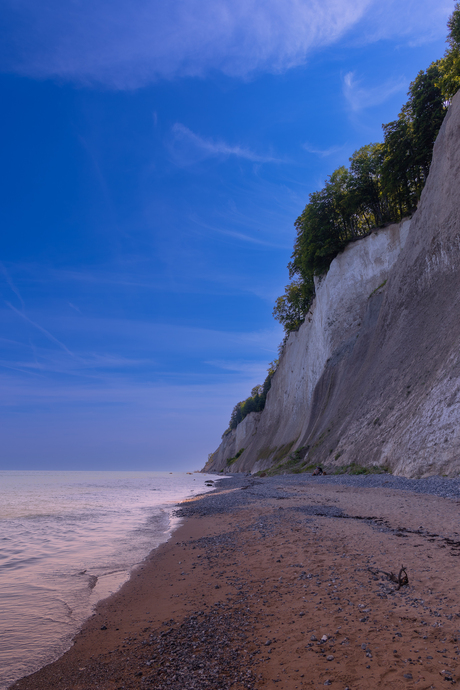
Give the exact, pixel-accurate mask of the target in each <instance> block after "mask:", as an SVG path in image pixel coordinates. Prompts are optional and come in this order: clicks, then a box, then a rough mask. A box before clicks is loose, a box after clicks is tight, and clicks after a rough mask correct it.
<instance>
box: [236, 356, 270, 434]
mask: <svg viewBox="0 0 460 690" xmlns="http://www.w3.org/2000/svg"><path fill="white" fill-rule="evenodd" d="M277 366H278V360H277V359H275V360H274V361H273V362H270V364H269V367H268V370H267V371H268V374H267V377H266V379H265V381H264V382H263V385H262V386H254V388H253V389H252V391H251V395H250V396H249V397H248V398H246V400H242V401H241V402H239V403H236V405H235V407H234V408H233V412H232V416H231V417H230V424H229V425H228V429H227V430H226V431H225V432H224V434H223V436H226V435H227V434H228V433H230V431H231V430H232V429H236V427H237V426H238V424H239V423H240V422H242V421H243V419H244V418H245V417H246V416H247V415H248V414H250V412H262V410H263V409H264V407H265V400H266V399H267V393H268V391H269V390H270V386H271V385H272V378H273V376H274V374H275V371H276V367H277Z"/></svg>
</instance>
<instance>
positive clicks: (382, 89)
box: [343, 72, 408, 113]
mask: <svg viewBox="0 0 460 690" xmlns="http://www.w3.org/2000/svg"><path fill="white" fill-rule="evenodd" d="M361 84H362V82H361V81H360V80H358V79H356V77H355V73H354V72H348V73H347V74H346V75H345V76H344V79H343V95H344V96H345V99H346V101H347V103H348V105H349V107H350V109H351V110H352V112H355V113H356V112H358V111H360V110H365V109H366V108H371V107H373V106H376V105H380V104H381V103H384V102H385V101H386V100H388V99H389V98H391V96H393V95H394V94H396V93H400V92H401V91H406V89H407V87H408V81H407V79H406V78H405V77H398V78H396V79H389V80H387V81H385V82H384V83H383V84H378V85H376V86H370V87H367V88H366V87H365V86H362V85H361Z"/></svg>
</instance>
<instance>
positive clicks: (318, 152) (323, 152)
mask: <svg viewBox="0 0 460 690" xmlns="http://www.w3.org/2000/svg"><path fill="white" fill-rule="evenodd" d="M302 148H303V150H304V151H306V152H307V153H312V154H313V155H315V156H319V157H320V158H327V157H328V156H334V155H336V154H337V153H342V152H343V151H344V150H345V148H346V144H341V145H340V146H330V147H329V148H327V149H320V148H318V147H316V146H312V145H311V144H309V143H308V142H305V144H302Z"/></svg>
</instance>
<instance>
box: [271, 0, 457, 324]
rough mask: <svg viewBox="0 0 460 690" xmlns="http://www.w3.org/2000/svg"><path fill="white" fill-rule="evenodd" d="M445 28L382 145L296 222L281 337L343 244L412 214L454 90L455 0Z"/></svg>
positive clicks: (300, 316) (279, 307)
mask: <svg viewBox="0 0 460 690" xmlns="http://www.w3.org/2000/svg"><path fill="white" fill-rule="evenodd" d="M448 29H449V35H448V37H447V43H448V46H449V47H448V49H447V51H446V54H445V56H444V58H442V59H441V60H438V61H436V62H433V63H432V64H431V65H430V66H429V67H428V69H426V70H425V71H421V72H419V74H418V75H417V77H416V78H415V80H414V81H413V82H412V83H411V85H410V87H409V92H408V96H409V98H408V101H407V103H406V104H405V105H404V106H403V108H402V109H401V112H400V113H399V115H398V119H397V120H395V121H393V122H389V123H388V124H386V125H383V135H384V136H383V142H382V143H375V144H368V145H367V146H363V147H362V148H360V149H359V150H358V151H355V153H354V154H353V155H352V157H351V158H350V165H349V167H348V168H347V167H345V166H342V167H340V168H338V169H337V170H334V172H333V173H332V174H331V175H330V176H329V177H328V179H327V180H326V182H325V185H324V187H323V189H321V190H320V191H318V192H313V193H312V194H310V200H309V203H308V204H307V206H306V207H305V209H304V211H303V212H302V214H301V215H300V216H299V217H298V218H297V220H296V221H295V227H296V229H297V237H296V240H295V244H294V251H293V254H292V260H291V261H290V263H289V264H288V269H289V278H290V279H291V281H292V282H291V283H290V284H289V285H287V287H286V290H285V293H284V295H282V296H281V297H278V299H277V300H276V303H275V307H274V310H273V315H274V317H275V318H276V319H277V320H278V321H279V322H280V323H281V324H282V325H283V327H284V329H285V331H286V333H289V332H290V331H294V330H297V329H298V328H299V327H300V325H301V324H302V323H303V321H304V320H305V316H306V314H307V312H308V309H309V308H310V305H311V302H312V301H313V298H314V295H315V289H314V281H313V278H314V276H315V275H321V274H322V273H325V272H326V271H327V270H328V268H329V266H330V264H331V262H332V260H333V259H334V258H335V257H336V256H337V254H338V253H339V252H341V251H342V250H343V249H344V247H345V245H346V244H347V243H348V242H350V241H352V240H355V239H358V238H359V237H363V236H365V235H367V234H368V233H369V232H370V231H371V230H372V229H373V228H376V227H381V226H383V225H385V224H387V223H391V222H398V221H400V220H401V219H402V218H404V217H405V216H408V215H411V214H412V213H413V212H414V210H415V209H416V207H417V203H418V200H419V198H420V194H421V192H422V189H423V187H424V185H425V182H426V179H427V177H428V172H429V169H430V164H431V157H432V153H433V145H434V142H435V139H436V136H437V134H438V132H439V129H440V127H441V124H442V121H443V119H444V116H445V114H446V112H447V107H448V105H449V101H450V99H451V98H452V96H453V95H454V94H455V93H456V91H457V90H458V89H459V87H460V2H457V3H456V5H455V9H454V12H453V14H452V15H451V17H450V18H449V21H448Z"/></svg>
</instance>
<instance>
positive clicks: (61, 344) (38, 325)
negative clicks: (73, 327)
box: [5, 302, 74, 357]
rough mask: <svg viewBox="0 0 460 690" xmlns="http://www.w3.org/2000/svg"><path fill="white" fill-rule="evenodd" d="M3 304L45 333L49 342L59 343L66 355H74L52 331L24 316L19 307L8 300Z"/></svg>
mask: <svg viewBox="0 0 460 690" xmlns="http://www.w3.org/2000/svg"><path fill="white" fill-rule="evenodd" d="M5 304H6V306H7V307H9V308H10V309H11V310H12V311H14V313H15V314H17V315H18V316H20V317H21V319H24V321H27V323H30V325H31V326H33V327H34V328H36V329H37V330H39V331H40V332H41V333H43V335H45V336H46V337H47V338H48V340H51V342H53V343H55V344H56V345H59V347H61V348H62V349H63V350H64V352H66V353H67V354H68V355H70V356H71V357H73V356H74V354H73V352H71V351H70V350H69V348H68V347H67V346H66V345H64V343H61V341H60V340H58V339H57V338H55V337H54V335H53V334H52V333H50V332H49V331H47V330H46V328H43V326H40V324H39V323H37V322H36V321H32V319H29V317H28V316H26V315H25V314H24V313H23V312H22V311H19V309H16V307H13V305H12V304H10V302H5Z"/></svg>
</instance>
